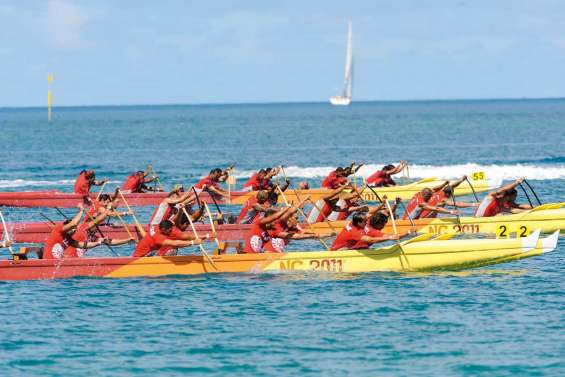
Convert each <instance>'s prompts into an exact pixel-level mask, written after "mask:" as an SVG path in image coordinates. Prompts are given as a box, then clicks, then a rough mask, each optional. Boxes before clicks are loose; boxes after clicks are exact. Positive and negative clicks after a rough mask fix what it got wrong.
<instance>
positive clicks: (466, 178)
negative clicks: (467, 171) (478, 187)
mask: <svg viewBox="0 0 565 377" xmlns="http://www.w3.org/2000/svg"><path fill="white" fill-rule="evenodd" d="M465 180H466V181H467V183H468V184H469V187H470V188H471V191H473V196H474V197H475V201H476V202H477V203H478V202H479V197H478V196H477V192H476V191H475V188H474V187H473V185H472V184H471V181H470V180H469V177H467V176H465Z"/></svg>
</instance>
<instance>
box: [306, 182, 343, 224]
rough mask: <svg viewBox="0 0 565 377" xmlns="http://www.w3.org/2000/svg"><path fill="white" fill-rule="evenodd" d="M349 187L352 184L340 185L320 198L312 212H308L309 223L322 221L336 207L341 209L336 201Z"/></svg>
mask: <svg viewBox="0 0 565 377" xmlns="http://www.w3.org/2000/svg"><path fill="white" fill-rule="evenodd" d="M348 188H351V185H343V186H340V187H338V188H336V189H334V190H332V191H330V192H328V193H327V194H326V195H324V196H323V197H322V198H320V199H318V200H317V201H316V203H314V205H313V206H312V209H311V210H310V213H308V219H307V220H308V223H309V224H313V223H320V222H322V221H325V220H326V219H327V218H328V216H329V215H330V214H331V213H332V211H333V210H334V209H337V210H338V211H339V210H340V208H339V207H336V203H337V202H338V200H339V195H340V193H341V192H342V191H343V190H345V189H348Z"/></svg>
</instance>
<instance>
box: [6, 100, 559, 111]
mask: <svg viewBox="0 0 565 377" xmlns="http://www.w3.org/2000/svg"><path fill="white" fill-rule="evenodd" d="M543 100H565V97H498V98H496V97H494V98H489V97H484V98H430V99H388V100H387V99H379V100H376V99H373V100H367V99H364V100H357V101H352V102H351V104H352V105H353V104H355V103H400V102H463V101H468V102H480V101H543ZM329 103H330V102H329V100H327V101H272V102H271V101H267V102H201V103H174V102H172V103H131V104H126V103H123V104H95V105H92V104H91V105H60V106H53V107H52V109H69V108H93V107H143V106H163V107H165V106H171V107H173V106H241V105H244V106H245V105H306V104H329ZM45 108H47V104H45V105H44V106H26V105H24V106H0V110H10V109H27V110H32V109H45Z"/></svg>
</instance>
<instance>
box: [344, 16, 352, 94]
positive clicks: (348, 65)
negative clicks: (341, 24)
mask: <svg viewBox="0 0 565 377" xmlns="http://www.w3.org/2000/svg"><path fill="white" fill-rule="evenodd" d="M352 81H353V32H352V27H351V21H349V24H348V30H347V51H346V54H345V82H344V87H343V96H344V97H346V98H351V94H352Z"/></svg>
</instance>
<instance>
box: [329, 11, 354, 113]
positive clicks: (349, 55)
mask: <svg viewBox="0 0 565 377" xmlns="http://www.w3.org/2000/svg"><path fill="white" fill-rule="evenodd" d="M352 91H353V32H352V28H351V21H349V25H348V31H347V51H346V53H345V78H344V84H343V93H342V95H341V96H333V97H331V98H330V103H331V104H332V105H349V104H350V103H351V95H352Z"/></svg>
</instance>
